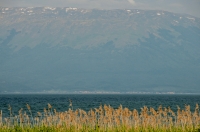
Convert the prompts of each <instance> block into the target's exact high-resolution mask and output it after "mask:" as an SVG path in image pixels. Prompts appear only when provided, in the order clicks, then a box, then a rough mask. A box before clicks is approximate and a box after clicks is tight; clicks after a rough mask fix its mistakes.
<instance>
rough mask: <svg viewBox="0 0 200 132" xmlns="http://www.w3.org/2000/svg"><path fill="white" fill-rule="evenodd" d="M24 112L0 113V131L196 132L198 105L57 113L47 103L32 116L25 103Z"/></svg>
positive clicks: (199, 119) (120, 107)
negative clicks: (173, 108)
mask: <svg viewBox="0 0 200 132" xmlns="http://www.w3.org/2000/svg"><path fill="white" fill-rule="evenodd" d="M27 109H28V113H27V112H26V111H24V110H23V109H20V110H19V112H18V114H17V115H12V108H11V106H9V111H10V116H9V117H7V118H3V117H2V111H1V112H0V131H5V132H7V131H24V132H25V131H33V132H34V131H52V132H54V131H55V132H57V131H59V132H65V131H75V132H76V131H77V132H79V131H98V132H104V131H110V132H112V131H119V132H128V131H130V132H132V131H133V132H141V131H142V132H143V131H144V132H153V131H159V132H160V131H163V132H177V131H180V132H188V131H196V132H199V131H200V116H199V106H198V104H196V108H195V110H194V111H193V112H191V110H190V106H189V105H186V106H185V109H180V107H178V106H177V112H174V111H172V110H171V108H170V107H168V108H165V107H164V108H163V107H162V106H159V107H158V108H157V109H154V108H151V107H150V108H148V107H146V106H144V107H143V108H141V110H140V111H137V110H136V109H134V110H130V109H128V108H124V107H123V106H122V105H120V106H119V107H118V108H117V109H114V108H113V107H111V106H110V105H104V106H102V105H100V106H99V107H98V108H94V109H91V110H90V111H84V110H82V109H76V110H73V107H72V102H70V108H69V109H68V110H67V111H65V112H57V111H56V109H53V108H52V106H51V105H50V104H48V107H47V108H44V111H43V112H42V113H41V112H38V113H37V115H36V116H34V117H33V115H32V112H31V107H30V105H28V104H27Z"/></svg>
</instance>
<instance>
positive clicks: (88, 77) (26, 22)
mask: <svg viewBox="0 0 200 132" xmlns="http://www.w3.org/2000/svg"><path fill="white" fill-rule="evenodd" d="M199 87H200V19H199V18H195V17H193V16H189V15H183V14H174V13H170V12H165V11H148V10H86V9H77V8H50V7H41V8H0V93H5V91H7V92H44V91H68V92H73V91H119V92H127V91H145V92H171V91H173V92H189V93H199V92H200V88H199Z"/></svg>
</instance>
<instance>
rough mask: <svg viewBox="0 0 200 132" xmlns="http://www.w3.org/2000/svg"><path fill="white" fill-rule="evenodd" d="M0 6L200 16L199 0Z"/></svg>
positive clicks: (40, 1) (29, 1) (25, 0)
mask: <svg viewBox="0 0 200 132" xmlns="http://www.w3.org/2000/svg"><path fill="white" fill-rule="evenodd" d="M0 6H3V7H26V6H28V7H41V6H51V7H78V8H98V9H150V10H165V11H170V12H175V13H186V14H190V15H193V16H196V17H200V0H0Z"/></svg>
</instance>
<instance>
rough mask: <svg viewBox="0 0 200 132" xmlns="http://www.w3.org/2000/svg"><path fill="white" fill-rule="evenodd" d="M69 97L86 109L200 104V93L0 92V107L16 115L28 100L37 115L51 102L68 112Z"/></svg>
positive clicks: (175, 106)
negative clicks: (104, 106) (95, 93)
mask: <svg viewBox="0 0 200 132" xmlns="http://www.w3.org/2000/svg"><path fill="white" fill-rule="evenodd" d="M69 99H70V100H72V103H73V109H77V108H81V109H84V110H90V109H91V108H96V107H99V105H100V104H102V105H103V104H108V105H111V106H112V107H114V108H118V107H119V105H120V104H122V105H123V107H128V108H129V109H131V110H133V109H137V110H140V108H141V107H143V106H144V105H146V106H148V107H153V108H157V107H158V106H159V105H162V106H163V107H168V106H170V107H171V108H172V109H173V110H177V109H176V108H177V105H179V106H180V107H181V108H184V106H185V104H189V105H190V106H191V110H192V111H193V110H194V107H195V104H196V103H198V104H200V95H0V110H3V116H4V117H7V116H9V111H8V105H9V104H10V105H11V107H12V111H13V114H18V111H19V110H20V108H23V110H24V111H28V110H27V108H26V103H28V104H29V105H30V106H31V110H32V113H33V115H35V114H36V112H38V111H39V112H43V110H44V108H45V107H46V108H47V103H50V104H51V105H52V106H53V109H54V108H55V109H56V110H57V111H66V110H68V109H69Z"/></svg>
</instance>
